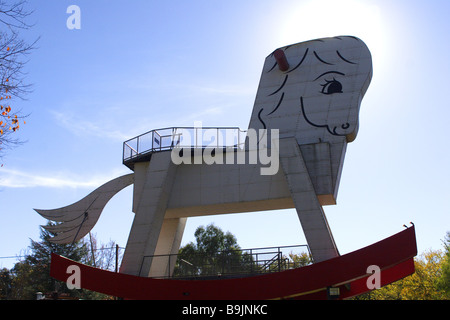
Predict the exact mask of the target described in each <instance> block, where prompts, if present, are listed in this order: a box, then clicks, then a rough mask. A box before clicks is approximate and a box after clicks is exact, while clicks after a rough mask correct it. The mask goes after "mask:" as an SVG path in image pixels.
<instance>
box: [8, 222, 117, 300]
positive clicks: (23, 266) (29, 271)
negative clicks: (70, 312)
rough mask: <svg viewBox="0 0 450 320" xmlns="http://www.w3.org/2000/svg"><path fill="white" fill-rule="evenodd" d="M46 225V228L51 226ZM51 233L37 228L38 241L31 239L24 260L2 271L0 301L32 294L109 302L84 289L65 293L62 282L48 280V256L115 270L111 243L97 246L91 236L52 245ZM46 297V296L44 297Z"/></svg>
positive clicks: (105, 297) (113, 251) (29, 296)
mask: <svg viewBox="0 0 450 320" xmlns="http://www.w3.org/2000/svg"><path fill="white" fill-rule="evenodd" d="M52 224H53V223H52V222H49V223H48V225H52ZM54 235H55V234H53V233H51V232H49V231H47V230H46V229H44V228H42V229H41V241H39V242H38V241H34V240H31V245H30V247H29V248H28V251H29V252H28V253H26V254H24V256H25V258H24V259H23V260H22V261H19V262H18V263H16V264H15V265H14V267H13V268H12V269H11V270H7V269H3V270H1V273H0V299H10V300H34V299H36V292H42V293H44V294H52V295H53V294H55V295H56V296H61V294H65V295H66V296H69V297H72V298H82V299H85V300H87V299H89V300H100V299H102V300H103V299H112V297H110V296H107V295H104V294H101V293H97V292H93V291H89V290H85V289H79V290H69V289H68V288H67V285H66V283H64V282H61V281H57V280H55V279H53V278H51V277H50V256H51V253H56V254H58V255H62V256H65V257H67V258H69V259H72V260H74V261H77V262H81V263H84V264H87V265H91V266H96V267H100V268H104V269H109V270H112V269H114V268H115V250H114V249H115V243H114V242H113V241H110V242H109V243H108V244H107V245H104V244H101V245H100V247H99V248H98V247H97V240H96V239H95V236H92V237H90V239H89V240H85V239H83V240H81V241H78V242H74V243H71V244H55V243H52V242H50V238H51V237H52V236H54ZM47 297H48V296H47Z"/></svg>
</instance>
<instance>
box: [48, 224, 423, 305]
mask: <svg viewBox="0 0 450 320" xmlns="http://www.w3.org/2000/svg"><path fill="white" fill-rule="evenodd" d="M415 255H417V247H416V237H415V230H414V226H413V227H410V228H407V229H405V230H404V231H401V232H399V233H397V234H395V235H393V236H391V237H389V238H386V239H384V240H382V241H379V242H377V243H374V244H372V245H369V246H367V247H365V248H362V249H359V250H357V251H354V252H351V253H348V254H345V255H342V256H340V257H336V258H333V259H330V260H326V261H322V262H319V263H315V264H313V265H310V266H306V267H302V268H298V269H292V270H286V271H282V272H277V273H271V274H266V275H260V276H253V277H247V278H238V279H222V280H176V279H152V278H144V277H137V276H132V275H127V274H122V273H115V272H111V271H106V270H101V269H98V268H94V267H90V266H87V265H84V264H81V263H78V262H75V261H72V260H70V259H67V258H64V257H61V256H59V255H56V254H52V261H51V268H50V275H51V276H52V277H53V278H55V279H57V280H60V281H67V279H68V277H70V276H71V275H72V272H71V271H69V272H68V271H67V270H68V267H69V266H73V265H74V266H78V267H79V276H80V285H81V287H82V288H85V289H88V290H92V291H97V292H101V293H105V294H108V295H112V296H116V297H122V298H125V299H148V300H154V299H155V300H157V299H163V300H182V299H186V300H263V299H326V298H327V296H326V288H327V287H339V288H340V297H339V298H340V299H342V298H349V297H351V296H355V295H359V294H362V293H364V292H367V291H369V288H368V287H367V285H366V282H367V278H368V277H369V276H371V274H368V273H367V268H368V267H369V266H371V265H376V266H378V267H379V268H380V270H381V273H380V280H381V285H382V286H383V285H386V284H389V283H391V282H393V281H397V280H399V279H401V278H403V277H406V276H408V275H410V274H412V273H414V262H413V257H414V256H415ZM69 270H71V269H69Z"/></svg>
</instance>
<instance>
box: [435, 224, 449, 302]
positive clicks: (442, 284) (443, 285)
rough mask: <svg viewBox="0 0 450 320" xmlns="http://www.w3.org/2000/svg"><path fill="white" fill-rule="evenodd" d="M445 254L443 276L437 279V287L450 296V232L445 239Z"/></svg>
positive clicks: (442, 267)
mask: <svg viewBox="0 0 450 320" xmlns="http://www.w3.org/2000/svg"><path fill="white" fill-rule="evenodd" d="M444 247H445V256H444V258H443V262H442V266H441V277H440V278H439V279H438V281H437V287H438V288H439V289H440V290H443V291H444V292H445V293H446V295H447V297H450V232H447V235H446V238H445V240H444Z"/></svg>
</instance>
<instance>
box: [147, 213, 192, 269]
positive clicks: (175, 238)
mask: <svg viewBox="0 0 450 320" xmlns="http://www.w3.org/2000/svg"><path fill="white" fill-rule="evenodd" d="M186 221H187V218H179V219H164V222H163V224H162V228H161V232H160V234H159V238H158V243H157V245H156V250H155V257H154V258H153V261H152V265H151V268H150V273H149V275H148V276H149V277H170V276H172V274H173V271H174V268H175V263H176V261H177V254H178V251H179V249H180V245H181V240H182V238H183V232H184V227H185V226H186Z"/></svg>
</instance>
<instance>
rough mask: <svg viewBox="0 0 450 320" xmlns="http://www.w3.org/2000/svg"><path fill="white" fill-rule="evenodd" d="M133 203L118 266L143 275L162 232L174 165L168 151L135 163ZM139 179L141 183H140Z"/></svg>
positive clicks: (122, 270)
mask: <svg viewBox="0 0 450 320" xmlns="http://www.w3.org/2000/svg"><path fill="white" fill-rule="evenodd" d="M136 165H139V166H138V167H135V176H140V175H145V179H141V178H142V177H138V179H137V182H138V183H137V184H135V190H134V196H135V200H136V201H137V202H136V203H134V204H133V208H134V212H135V217H134V220H133V224H132V226H131V231H130V235H129V237H128V242H127V246H126V248H125V253H124V256H123V260H122V265H121V267H120V272H121V273H126V274H131V275H137V276H143V277H146V276H148V275H149V272H150V268H151V264H152V259H151V258H150V257H149V256H153V255H154V254H155V249H156V245H157V243H158V238H159V235H160V232H161V228H162V225H163V221H164V215H165V213H166V209H167V204H168V201H169V197H170V192H171V189H172V185H173V181H174V178H175V173H176V168H177V166H176V165H175V164H173V163H172V160H171V157H170V151H167V152H158V153H154V154H153V155H152V158H151V160H150V162H149V163H142V164H136ZM139 181H140V182H141V183H139Z"/></svg>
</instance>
